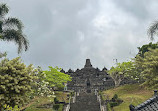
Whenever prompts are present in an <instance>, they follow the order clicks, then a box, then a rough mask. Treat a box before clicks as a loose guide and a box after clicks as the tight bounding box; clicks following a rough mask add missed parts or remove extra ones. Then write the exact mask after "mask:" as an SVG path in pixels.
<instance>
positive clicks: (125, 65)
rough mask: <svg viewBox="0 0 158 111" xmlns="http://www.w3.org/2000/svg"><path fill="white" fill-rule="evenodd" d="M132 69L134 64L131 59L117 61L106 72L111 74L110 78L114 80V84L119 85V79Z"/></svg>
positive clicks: (127, 74)
mask: <svg viewBox="0 0 158 111" xmlns="http://www.w3.org/2000/svg"><path fill="white" fill-rule="evenodd" d="M133 69H134V64H133V62H132V61H129V62H122V63H117V65H116V66H115V67H112V68H111V69H110V70H109V71H108V73H109V74H110V75H111V77H112V79H113V80H114V82H115V86H116V87H117V86H119V85H120V83H121V81H122V80H123V79H124V78H125V77H127V76H129V74H131V71H132V70H133Z"/></svg>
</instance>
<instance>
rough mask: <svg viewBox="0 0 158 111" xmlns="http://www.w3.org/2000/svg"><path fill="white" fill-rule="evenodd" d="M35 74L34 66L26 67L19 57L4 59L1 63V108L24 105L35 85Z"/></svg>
mask: <svg viewBox="0 0 158 111" xmlns="http://www.w3.org/2000/svg"><path fill="white" fill-rule="evenodd" d="M35 72H36V70H35V69H34V68H33V66H32V65H29V66H28V67H26V65H25V64H24V63H22V61H21V60H20V58H19V57H17V58H15V59H12V60H8V59H6V58H5V59H3V60H2V61H1V62H0V106H3V105H4V104H7V105H9V106H11V107H14V106H15V105H23V104H24V102H25V101H26V100H27V98H28V96H27V93H28V92H30V91H31V87H32V86H34V85H35V84H34V79H35V76H34V75H35Z"/></svg>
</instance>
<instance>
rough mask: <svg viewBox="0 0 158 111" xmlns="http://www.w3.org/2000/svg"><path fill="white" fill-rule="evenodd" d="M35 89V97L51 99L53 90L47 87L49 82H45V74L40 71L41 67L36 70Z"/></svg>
mask: <svg viewBox="0 0 158 111" xmlns="http://www.w3.org/2000/svg"><path fill="white" fill-rule="evenodd" d="M37 70H38V74H37V81H36V83H37V88H36V89H35V90H34V91H35V95H36V96H47V97H52V96H54V91H53V89H52V88H51V87H50V86H49V82H47V81H46V79H45V77H46V75H45V73H44V72H43V71H42V69H41V67H38V68H37Z"/></svg>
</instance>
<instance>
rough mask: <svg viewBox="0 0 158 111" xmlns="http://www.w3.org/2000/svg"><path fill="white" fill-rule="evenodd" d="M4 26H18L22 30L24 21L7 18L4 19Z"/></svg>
mask: <svg viewBox="0 0 158 111" xmlns="http://www.w3.org/2000/svg"><path fill="white" fill-rule="evenodd" d="M3 26H7V27H10V28H17V29H18V30H19V31H22V28H23V24H22V22H21V21H20V20H19V19H17V18H7V19H6V20H5V21H4V23H3Z"/></svg>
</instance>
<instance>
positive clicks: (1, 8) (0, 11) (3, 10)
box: [0, 4, 9, 17]
mask: <svg viewBox="0 0 158 111" xmlns="http://www.w3.org/2000/svg"><path fill="white" fill-rule="evenodd" d="M8 12H9V8H8V7H7V6H6V4H0V16H1V17H3V16H4V15H5V14H7V13H8Z"/></svg>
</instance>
